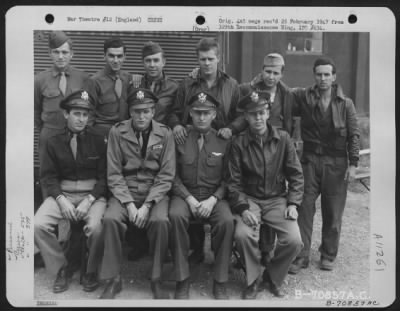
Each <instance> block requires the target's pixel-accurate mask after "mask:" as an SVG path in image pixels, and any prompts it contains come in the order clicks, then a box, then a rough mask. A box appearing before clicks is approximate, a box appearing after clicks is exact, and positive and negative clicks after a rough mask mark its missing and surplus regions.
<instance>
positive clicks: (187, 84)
mask: <svg viewBox="0 0 400 311" xmlns="http://www.w3.org/2000/svg"><path fill="white" fill-rule="evenodd" d="M202 90H203V91H207V92H208V93H210V94H211V95H212V96H214V97H215V98H216V99H217V100H218V101H219V102H220V104H221V105H220V106H219V108H218V111H217V117H216V118H215V120H214V121H213V123H212V127H213V128H215V129H217V130H218V129H220V128H224V127H227V128H230V129H231V130H232V132H233V134H237V133H239V132H241V131H243V130H244V129H245V128H246V126H247V121H246V120H245V119H244V116H243V111H240V110H239V109H238V107H237V106H238V102H239V97H240V90H239V85H238V83H237V82H236V80H235V79H233V78H232V77H230V76H228V75H227V74H226V73H224V72H222V71H218V72H217V79H216V81H215V84H214V85H212V86H211V88H209V87H208V85H207V81H206V80H205V79H204V78H203V77H202V76H201V75H200V74H199V75H198V76H197V77H196V78H192V77H186V78H185V79H183V81H182V82H181V84H180V85H179V88H178V91H177V95H176V100H175V103H174V105H173V107H172V113H171V115H170V116H169V118H168V125H169V126H170V127H171V128H172V129H173V128H174V127H175V126H176V125H178V124H180V125H183V126H186V125H188V124H191V119H190V115H189V112H190V107H189V106H188V105H187V103H188V101H189V99H190V98H191V97H192V96H193V95H195V94H196V93H198V92H200V91H202Z"/></svg>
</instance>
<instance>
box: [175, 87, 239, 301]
mask: <svg viewBox="0 0 400 311" xmlns="http://www.w3.org/2000/svg"><path fill="white" fill-rule="evenodd" d="M188 105H189V106H190V116H191V118H192V125H191V126H189V127H188V128H187V133H188V136H187V137H186V140H185V142H184V144H180V145H177V146H176V154H177V157H176V165H177V174H176V178H175V182H174V184H173V188H172V193H173V197H172V199H171V203H170V208H169V218H170V221H171V225H172V230H171V240H172V241H171V248H172V254H173V258H174V262H175V272H176V281H177V284H176V290H175V299H189V283H190V279H189V278H190V273H189V258H188V255H189V248H190V238H189V233H188V228H189V223H190V220H199V221H201V222H205V223H210V224H211V227H212V229H211V230H212V232H213V234H212V238H211V239H212V241H211V245H212V249H213V251H214V254H215V263H214V283H213V295H214V297H215V298H216V299H228V296H227V293H226V288H225V283H226V282H227V281H228V267H229V260H230V255H231V252H232V240H233V229H234V223H233V216H232V213H231V211H230V208H229V205H228V203H227V202H226V201H225V200H224V198H225V182H224V180H225V178H224V167H225V164H226V163H225V160H226V153H227V146H228V144H229V140H226V139H223V138H221V137H219V136H218V135H217V131H216V130H215V129H213V128H212V127H211V123H212V121H213V120H214V119H215V117H216V111H217V109H218V107H219V105H220V103H219V102H218V100H217V99H215V98H214V97H213V96H212V95H210V94H209V93H207V92H203V91H200V92H198V93H195V94H194V95H193V96H192V97H191V98H190V99H189V101H188Z"/></svg>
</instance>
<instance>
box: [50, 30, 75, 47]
mask: <svg viewBox="0 0 400 311" xmlns="http://www.w3.org/2000/svg"><path fill="white" fill-rule="evenodd" d="M68 40H70V38H69V37H68V36H67V35H66V34H65V33H64V31H60V30H56V31H52V32H51V33H50V34H49V48H50V49H56V48H58V47H60V46H61V45H63V44H64V43H65V42H67V41H68Z"/></svg>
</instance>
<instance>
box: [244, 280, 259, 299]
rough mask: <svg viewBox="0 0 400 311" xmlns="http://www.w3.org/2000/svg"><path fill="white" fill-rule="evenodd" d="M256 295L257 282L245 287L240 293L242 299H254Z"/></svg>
mask: <svg viewBox="0 0 400 311" xmlns="http://www.w3.org/2000/svg"><path fill="white" fill-rule="evenodd" d="M257 293H258V280H255V281H254V282H253V283H252V284H250V285H249V286H247V287H246V289H245V290H244V291H243V293H242V298H243V299H256V297H257Z"/></svg>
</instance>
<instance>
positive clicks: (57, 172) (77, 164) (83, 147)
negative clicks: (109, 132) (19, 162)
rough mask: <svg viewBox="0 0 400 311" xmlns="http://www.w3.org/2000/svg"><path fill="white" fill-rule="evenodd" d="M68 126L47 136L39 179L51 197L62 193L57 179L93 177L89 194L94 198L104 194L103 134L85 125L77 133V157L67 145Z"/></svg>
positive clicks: (104, 159) (105, 184) (104, 143)
mask: <svg viewBox="0 0 400 311" xmlns="http://www.w3.org/2000/svg"><path fill="white" fill-rule="evenodd" d="M70 140H71V134H70V131H69V130H67V129H66V130H65V132H64V133H62V134H58V135H55V136H53V137H50V138H49V139H48V141H47V142H46V148H45V150H44V153H43V164H42V166H41V168H40V177H41V180H40V181H41V183H42V185H43V186H44V187H45V189H46V191H47V193H48V194H49V195H50V196H52V197H53V198H57V196H59V195H60V194H62V190H61V187H60V181H62V180H73V181H76V180H87V179H96V180H97V182H96V185H95V186H94V188H93V190H92V191H91V194H92V195H93V196H94V197H95V198H99V197H101V196H105V195H106V192H107V182H106V150H107V147H106V142H105V141H104V137H103V136H101V135H98V134H96V133H95V132H94V131H93V130H92V129H91V128H87V129H86V130H84V131H82V132H81V133H80V134H79V135H78V136H77V142H78V148H77V155H76V160H75V159H74V156H73V155H72V151H71V147H70Z"/></svg>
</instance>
